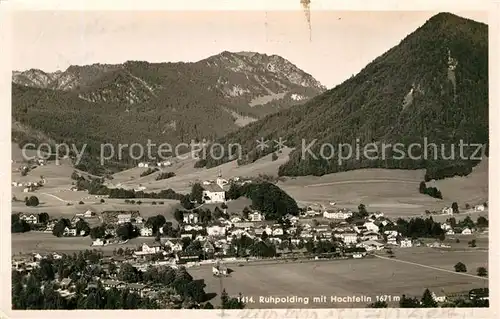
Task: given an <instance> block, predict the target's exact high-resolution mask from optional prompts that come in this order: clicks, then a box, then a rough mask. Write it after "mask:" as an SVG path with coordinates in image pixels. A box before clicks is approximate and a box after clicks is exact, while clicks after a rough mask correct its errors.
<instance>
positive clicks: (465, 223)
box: [446, 216, 488, 229]
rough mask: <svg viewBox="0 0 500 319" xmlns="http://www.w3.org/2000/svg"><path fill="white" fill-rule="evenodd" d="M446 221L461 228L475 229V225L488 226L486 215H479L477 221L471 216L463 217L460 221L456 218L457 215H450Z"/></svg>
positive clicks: (479, 226)
mask: <svg viewBox="0 0 500 319" xmlns="http://www.w3.org/2000/svg"><path fill="white" fill-rule="evenodd" d="M446 222H447V223H448V224H450V226H451V227H452V228H455V227H459V228H469V229H473V228H475V227H478V228H486V227H488V219H487V218H486V217H484V216H479V217H478V218H477V220H476V222H475V223H474V221H473V220H472V218H470V216H466V217H465V218H464V219H462V220H460V221H458V222H457V220H456V219H455V217H450V218H448V219H446Z"/></svg>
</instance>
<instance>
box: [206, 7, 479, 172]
mask: <svg viewBox="0 0 500 319" xmlns="http://www.w3.org/2000/svg"><path fill="white" fill-rule="evenodd" d="M327 67H328V66H326V65H325V68H327ZM332 72H334V70H332ZM261 137H263V138H264V139H267V140H273V139H278V138H279V137H281V138H283V139H284V140H286V141H287V142H286V145H287V146H289V147H296V150H295V151H294V152H292V154H291V156H290V160H289V161H288V162H287V163H286V164H284V165H283V166H281V167H280V170H279V173H280V175H288V176H296V175H323V174H327V173H333V172H339V171H346V170H352V169H358V168H367V167H383V168H400V169H416V168H427V172H428V178H434V177H435V178H442V177H445V176H451V175H455V174H461V175H462V174H468V173H469V172H470V171H471V168H472V167H473V166H474V165H475V164H477V161H471V160H462V159H455V160H445V159H443V158H442V156H441V151H440V150H441V147H440V150H438V154H437V156H436V159H434V156H433V155H432V154H428V157H427V160H423V159H422V160H414V159H410V158H405V159H403V160H396V159H394V156H392V155H397V154H394V153H392V154H391V151H390V150H387V151H386V156H385V159H384V160H367V159H363V158H362V157H363V156H361V159H360V160H357V159H352V160H350V161H343V163H342V164H340V165H339V163H338V161H337V157H336V156H334V158H333V159H331V160H324V159H314V158H313V157H311V156H306V157H305V158H302V154H301V153H302V152H301V143H302V142H301V141H302V139H304V140H306V141H307V143H306V145H307V144H309V143H310V142H312V141H313V140H314V139H317V140H318V141H317V143H316V144H315V147H312V148H311V149H312V152H313V153H314V154H319V144H321V143H325V142H328V143H332V144H333V145H338V144H339V143H349V144H354V145H355V144H356V139H359V144H360V145H361V147H363V146H364V145H366V144H367V143H371V142H374V143H378V145H381V143H386V144H389V143H391V144H393V145H394V143H403V144H404V145H406V147H408V146H409V145H410V144H411V143H422V144H423V140H424V138H427V140H428V143H436V144H438V145H439V144H440V143H444V144H445V145H446V147H445V148H444V149H445V155H446V156H448V155H449V154H450V152H451V151H450V147H451V144H455V147H456V149H455V154H456V157H459V149H458V145H459V142H460V140H463V143H465V144H467V143H469V144H471V143H481V144H487V143H488V26H487V25H485V24H483V23H478V22H475V21H472V20H468V19H464V18H461V17H458V16H456V15H453V14H449V13H440V14H437V15H435V16H433V17H432V18H430V19H429V20H428V21H427V22H426V23H425V24H424V25H423V26H421V27H420V28H418V29H417V30H416V31H415V32H413V33H411V34H410V35H408V36H407V37H406V38H404V39H403V40H402V41H401V42H400V43H399V45H397V46H395V47H393V48H392V49H390V50H389V51H387V52H386V53H384V54H383V55H382V56H380V57H378V58H376V59H375V60H374V61H373V62H371V63H370V64H368V65H367V66H366V67H365V68H364V69H363V70H361V71H360V72H359V73H358V74H357V75H356V76H354V77H352V78H350V79H348V80H346V81H345V82H343V83H342V84H340V85H338V86H337V87H335V88H333V89H331V90H328V91H327V92H325V93H323V94H321V95H319V96H317V97H315V98H313V99H311V100H310V101H308V102H306V103H304V104H303V105H300V106H297V107H294V108H291V109H287V110H282V111H280V112H278V113H275V114H272V115H270V116H267V117H265V118H264V119H262V120H259V121H258V122H255V123H252V124H251V125H249V126H247V127H245V128H242V129H240V130H238V131H237V132H234V133H230V134H228V135H227V136H225V137H224V138H223V139H221V141H222V142H226V143H229V142H230V143H237V142H239V143H241V144H242V145H244V151H245V152H246V154H247V158H246V159H245V160H242V161H240V164H244V163H248V162H252V161H254V160H256V159H257V158H259V157H261V156H262V155H265V154H266V153H269V152H271V151H273V150H272V148H267V149H266V150H264V151H260V150H258V149H256V148H255V147H256V143H255V140H257V139H259V138H261ZM379 150H381V148H379ZM405 150H406V148H405ZM464 150H465V155H471V153H472V152H474V148H465V149H464ZM361 151H362V150H361ZM431 152H432V149H431ZM327 154H328V153H327ZM372 154H373V153H372ZM419 154H423V151H422V152H421V153H419V149H414V150H413V156H414V157H417V156H419ZM372 156H373V155H372ZM391 157H392V159H391ZM226 160H227V159H223V160H220V161H213V160H210V159H209V160H208V161H207V163H206V165H207V166H208V167H211V166H216V165H219V164H220V163H222V162H224V161H226Z"/></svg>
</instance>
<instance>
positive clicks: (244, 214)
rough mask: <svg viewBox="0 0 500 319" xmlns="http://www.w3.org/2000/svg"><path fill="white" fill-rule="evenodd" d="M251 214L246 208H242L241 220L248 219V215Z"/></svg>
mask: <svg viewBox="0 0 500 319" xmlns="http://www.w3.org/2000/svg"><path fill="white" fill-rule="evenodd" d="M250 213H251V210H250V208H248V207H247V206H245V207H244V208H243V218H244V219H248V215H249V214H250Z"/></svg>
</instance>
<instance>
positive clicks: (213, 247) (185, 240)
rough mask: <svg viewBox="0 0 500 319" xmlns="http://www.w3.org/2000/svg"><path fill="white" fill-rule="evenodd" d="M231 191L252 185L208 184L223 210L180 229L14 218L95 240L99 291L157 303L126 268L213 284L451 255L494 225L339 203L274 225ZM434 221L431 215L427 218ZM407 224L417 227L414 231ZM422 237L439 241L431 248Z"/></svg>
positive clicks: (105, 217)
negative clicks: (204, 270)
mask: <svg viewBox="0 0 500 319" xmlns="http://www.w3.org/2000/svg"><path fill="white" fill-rule="evenodd" d="M231 183H240V184H246V183H251V181H248V180H240V179H238V178H236V179H232V180H230V181H228V180H225V179H223V178H221V177H220V176H218V177H217V179H216V180H215V181H204V182H202V183H201V187H202V189H203V193H202V197H203V204H212V205H216V206H215V209H214V210H213V211H210V210H203V209H201V207H197V208H194V209H191V210H177V211H176V212H175V213H174V216H175V219H176V222H177V224H178V225H177V226H176V227H174V226H173V223H172V222H171V221H168V219H167V218H165V216H162V215H158V216H154V217H150V218H148V219H147V220H145V218H143V217H141V216H140V214H139V212H138V211H103V212H94V211H92V210H86V211H82V212H79V213H76V214H75V215H74V217H73V218H72V219H71V220H67V219H51V218H50V217H49V216H48V214H47V213H40V214H34V213H32V214H27V213H14V215H13V223H14V224H16V225H20V224H21V225H24V226H23V227H20V229H22V231H21V232H24V231H27V230H29V231H31V232H45V233H52V234H53V235H54V236H57V237H61V239H60V240H64V237H87V236H89V237H91V238H92V244H91V246H89V251H94V252H97V254H98V255H99V256H100V257H99V259H98V260H97V261H96V265H99V266H100V267H102V269H104V270H106V269H108V270H109V269H113V271H102V272H100V274H99V276H96V277H95V278H94V280H93V281H92V282H93V284H96V282H100V283H101V284H102V285H103V286H104V287H105V288H106V289H109V288H112V287H114V288H119V289H129V290H131V291H135V292H137V293H139V294H140V296H146V295H147V296H156V294H157V293H159V292H160V290H161V289H162V288H161V287H156V288H154V287H151V286H148V285H147V283H141V282H132V283H130V282H128V283H127V282H126V281H123V280H119V278H118V277H117V274H119V273H120V269H122V268H123V267H124V265H131V266H132V267H133V269H135V270H136V271H142V272H146V271H148V269H151V267H165V266H167V267H170V268H173V269H180V268H184V267H185V268H192V267H194V268H196V267H212V274H213V276H231V270H230V269H229V268H228V267H227V266H226V265H229V264H237V265H239V266H242V265H244V264H245V263H252V262H259V261H263V260H268V261H269V260H270V261H273V262H276V263H279V262H307V261H308V260H333V259H338V260H342V259H350V258H354V259H362V258H370V257H372V255H373V254H374V253H382V252H383V253H384V254H387V255H389V256H390V257H394V253H393V251H392V250H393V249H395V248H398V249H399V248H401V249H403V248H404V249H411V248H412V247H420V246H422V245H426V246H427V247H441V248H446V247H449V246H448V245H446V244H444V243H443V241H444V238H445V236H451V235H455V234H461V235H470V234H472V233H473V232H476V231H484V230H485V229H487V221H486V222H484V221H483V222H480V221H479V220H478V222H477V223H474V221H472V220H471V219H470V218H467V217H466V218H465V220H464V221H460V222H456V221H455V220H454V218H453V216H452V215H456V214H454V211H453V209H451V208H448V207H446V208H444V209H443V211H442V212H441V213H442V214H446V215H450V216H452V217H451V218H450V219H448V220H447V221H446V222H444V223H436V222H434V221H432V218H427V219H426V220H425V221H424V220H423V219H412V220H410V221H409V222H408V221H403V220H402V219H398V220H397V221H392V220H391V219H389V218H387V217H386V216H384V213H382V212H373V213H371V212H368V211H367V210H366V207H365V205H363V204H360V205H359V207H358V211H352V210H349V209H346V208H338V207H336V204H335V203H333V202H332V203H330V207H323V206H321V205H316V206H317V207H315V206H307V207H304V208H302V209H300V212H299V214H298V215H292V214H287V215H284V216H283V217H282V218H280V219H279V220H269V219H267V218H266V215H265V214H264V213H262V212H260V211H258V210H253V209H250V208H248V207H245V208H244V209H243V210H242V211H241V212H231V213H229V212H228V211H227V205H226V203H228V202H229V201H230V200H227V199H226V193H227V190H228V187H229V184H231ZM485 205H487V203H484V204H479V205H476V206H474V207H473V208H472V209H473V210H474V211H483V210H484V209H485ZM427 215H432V213H430V212H427ZM14 219H15V220H14ZM419 220H420V221H421V223H430V226H429V227H428V226H426V225H424V226H423V228H422V229H418V227H419V226H415V225H417V224H419V222H420V221H419ZM405 223H409V224H412V223H413V226H414V227H413V226H412V227H409V226H408V224H405ZM14 224H13V229H14ZM26 225H27V227H26ZM405 225H406V226H405ZM435 225H438V226H439V227H437V226H435ZM424 228H425V229H424ZM410 229H413V230H410ZM415 229H417V230H416V231H415ZM13 231H14V230H13ZM419 237H425V238H434V239H435V240H434V241H431V242H429V241H427V243H425V244H424V241H423V240H422V238H419ZM133 238H137V239H138V240H143V241H144V242H143V243H142V244H139V245H137V247H135V249H129V248H128V247H127V248H126V249H125V250H124V249H123V248H122V247H121V245H122V244H125V243H127V242H128V241H129V240H131V239H133ZM153 238H154V242H152V243H151V240H149V242H148V243H146V242H147V241H148V239H153ZM103 247H114V249H113V252H112V254H109V255H108V256H104V254H103V253H102V250H101V248H103ZM99 251H101V253H100V254H99V253H98V252H99ZM384 251H385V252H384ZM63 256H64V253H61V252H57V251H54V252H51V253H41V252H33V253H31V254H19V255H14V256H13V259H12V268H13V270H17V271H21V272H30V271H32V270H33V269H35V268H37V267H40V262H41V261H42V260H47V259H49V260H58V259H61V258H63ZM111 265H113V266H111ZM127 267H128V266H127ZM57 282H58V283H59V286H60V290H59V293H60V295H61V296H63V297H65V298H70V297H71V296H72V295H74V289H75V286H74V284H75V283H74V282H72V280H71V278H67V277H65V278H57Z"/></svg>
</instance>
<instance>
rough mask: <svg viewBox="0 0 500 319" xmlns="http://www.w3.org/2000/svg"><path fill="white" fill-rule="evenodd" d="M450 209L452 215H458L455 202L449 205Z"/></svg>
mask: <svg viewBox="0 0 500 319" xmlns="http://www.w3.org/2000/svg"><path fill="white" fill-rule="evenodd" d="M451 209H452V210H453V214H458V213H459V211H458V204H457V202H453V203H452V204H451Z"/></svg>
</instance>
